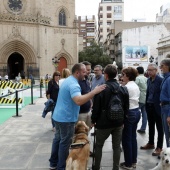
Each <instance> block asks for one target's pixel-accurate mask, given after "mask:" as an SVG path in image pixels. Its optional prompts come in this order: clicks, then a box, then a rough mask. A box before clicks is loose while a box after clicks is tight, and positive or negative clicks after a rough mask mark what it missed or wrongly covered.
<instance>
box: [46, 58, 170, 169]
mask: <svg viewBox="0 0 170 170" xmlns="http://www.w3.org/2000/svg"><path fill="white" fill-rule="evenodd" d="M159 68H160V70H161V72H162V74H163V77H161V76H159V74H158V66H157V65H156V64H149V65H148V67H147V73H148V76H149V77H148V78H146V77H145V75H144V68H143V67H142V66H139V67H137V68H133V67H125V68H123V69H122V71H121V74H119V75H118V71H117V68H116V66H114V65H113V64H108V65H107V66H106V67H105V68H104V69H103V68H102V66H100V65H96V66H95V67H94V76H91V70H92V68H91V63H89V62H88V61H84V62H82V63H78V64H75V65H74V66H73V67H72V70H71V72H70V70H69V69H66V68H65V69H63V71H62V76H61V79H60V72H54V74H53V77H52V80H50V81H49V83H48V90H47V93H48V94H49V99H52V100H54V102H55V103H56V104H55V107H54V110H53V111H52V127H53V129H54V128H55V136H54V139H53V142H52V150H51V156H50V159H49V162H50V169H51V170H54V169H57V170H65V167H66V159H67V157H68V154H69V147H70V144H71V142H72V138H73V136H74V127H75V124H76V122H77V121H78V120H82V121H84V122H85V123H86V124H87V125H88V126H89V127H90V128H91V127H94V126H95V129H97V130H96V132H95V133H96V134H95V135H96V144H95V145H96V147H95V153H94V155H93V156H94V158H95V166H94V170H99V169H100V164H101V159H102V148H103V146H104V143H105V140H106V139H107V138H108V137H109V136H110V135H111V136H112V149H113V170H118V169H119V167H121V168H123V169H133V168H136V166H137V160H138V152H137V150H138V144H137V143H138V142H137V132H138V133H139V134H145V131H146V126H147V124H148V130H149V139H148V142H147V143H146V145H144V146H140V149H142V150H148V149H153V152H152V156H159V155H160V153H161V151H162V147H163V138H164V135H165V139H166V145H167V147H169V145H170V144H169V138H170V136H169V125H170V90H169V88H168V87H169V84H170V55H167V57H166V58H165V59H163V60H162V61H161V63H160V66H159ZM117 75H118V76H117ZM120 87H121V88H120ZM115 90H116V92H117V94H116V95H118V96H119V98H120V105H121V107H122V108H123V112H124V117H123V119H121V120H119V121H118V119H114V120H111V119H110V118H109V117H108V112H109V111H108V108H109V107H110V101H111V98H112V96H113V95H115V94H114V93H113V91H115ZM140 118H141V119H142V125H141V127H140V128H139V129H137V127H138V122H139V121H140ZM155 125H156V130H157V132H158V138H157V141H155ZM121 146H122V148H121ZM121 150H123V153H124V162H121V163H120V155H121ZM92 154H93V153H92ZM89 156H90V154H89Z"/></svg>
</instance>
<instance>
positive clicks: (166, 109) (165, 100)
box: [160, 54, 170, 147]
mask: <svg viewBox="0 0 170 170" xmlns="http://www.w3.org/2000/svg"><path fill="white" fill-rule="evenodd" d="M160 69H161V71H162V73H163V76H164V79H163V82H162V84H161V94H160V101H161V113H162V121H163V128H164V133H165V138H166V145H167V147H170V142H169V139H170V135H169V128H170V127H169V126H170V88H169V87H170V54H168V55H167V58H165V59H164V60H162V61H161V63H160Z"/></svg>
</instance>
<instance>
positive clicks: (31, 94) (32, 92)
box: [30, 79, 34, 105]
mask: <svg viewBox="0 0 170 170" xmlns="http://www.w3.org/2000/svg"><path fill="white" fill-rule="evenodd" d="M33 104H34V103H33V80H32V79H31V104H30V105H33Z"/></svg>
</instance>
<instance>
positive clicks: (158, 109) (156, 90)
mask: <svg viewBox="0 0 170 170" xmlns="http://www.w3.org/2000/svg"><path fill="white" fill-rule="evenodd" d="M162 80H163V78H162V77H160V76H158V75H156V77H155V80H154V82H153V83H154V93H153V100H154V107H155V111H156V113H157V114H158V115H161V106H160V93H161V88H160V87H161V84H162ZM151 83H152V80H151V78H148V80H147V91H146V103H147V101H148V95H149V89H150V88H149V87H150V84H151ZM146 111H147V105H146Z"/></svg>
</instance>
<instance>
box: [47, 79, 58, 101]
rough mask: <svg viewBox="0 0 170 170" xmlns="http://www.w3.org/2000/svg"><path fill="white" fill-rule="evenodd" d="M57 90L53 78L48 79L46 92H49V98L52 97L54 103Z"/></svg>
mask: <svg viewBox="0 0 170 170" xmlns="http://www.w3.org/2000/svg"><path fill="white" fill-rule="evenodd" d="M58 92H59V85H58V84H57V83H56V82H55V81H54V80H50V81H49V82H48V90H47V94H50V99H53V101H54V102H55V103H56V101H57V98H58Z"/></svg>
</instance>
